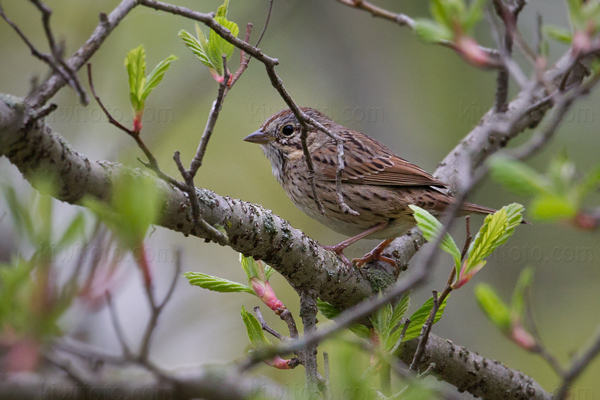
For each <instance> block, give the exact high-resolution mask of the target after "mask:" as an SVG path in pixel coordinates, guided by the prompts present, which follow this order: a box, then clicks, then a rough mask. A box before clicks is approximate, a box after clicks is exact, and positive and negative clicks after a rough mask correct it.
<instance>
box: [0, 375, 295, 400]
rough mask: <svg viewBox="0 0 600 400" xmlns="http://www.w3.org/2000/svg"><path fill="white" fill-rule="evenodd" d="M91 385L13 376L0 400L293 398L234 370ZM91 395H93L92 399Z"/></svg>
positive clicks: (110, 378)
mask: <svg viewBox="0 0 600 400" xmlns="http://www.w3.org/2000/svg"><path fill="white" fill-rule="evenodd" d="M113 372H115V373H112V374H105V375H104V377H103V378H96V379H95V380H94V382H88V383H87V386H86V390H85V391H84V390H82V388H81V386H80V385H78V384H76V383H74V382H73V381H72V380H71V379H69V378H68V377H67V376H66V375H53V374H45V375H39V376H38V375H34V374H11V375H10V376H9V377H7V379H4V378H3V379H2V380H1V381H0V400H14V399H21V400H28V399H32V400H33V399H39V398H42V397H43V398H48V399H50V398H52V399H73V400H78V399H81V400H84V399H90V398H95V399H114V398H116V397H121V398H127V399H130V400H136V399H139V400H147V399H157V400H158V399H179V400H186V399H197V398H202V399H209V400H210V399H213V400H222V399H225V398H226V399H232V400H245V399H251V398H253V399H254V398H257V397H256V396H258V398H261V399H280V398H282V397H283V398H287V397H288V396H291V395H289V394H287V389H285V388H284V387H281V386H279V385H278V384H276V383H274V382H271V381H269V380H268V379H267V378H257V377H253V376H245V375H242V374H239V373H238V372H236V371H235V369H233V368H225V367H224V368H215V367H211V368H208V367H206V368H199V369H195V370H190V371H182V372H176V373H172V374H170V375H166V376H167V379H162V380H160V379H158V378H156V376H154V375H153V374H151V373H148V372H144V373H139V372H137V373H135V374H133V373H131V374H128V375H127V376H126V377H125V378H122V379H119V378H115V377H118V376H123V375H122V371H121V370H119V373H118V374H117V373H116V371H113ZM90 393H91V394H92V395H93V396H92V397H90Z"/></svg>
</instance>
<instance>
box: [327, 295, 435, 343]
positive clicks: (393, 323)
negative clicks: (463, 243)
mask: <svg viewBox="0 0 600 400" xmlns="http://www.w3.org/2000/svg"><path fill="white" fill-rule="evenodd" d="M409 302H410V296H409V295H408V294H405V295H404V296H402V298H401V299H400V301H399V302H398V303H397V304H396V305H395V306H392V305H391V304H386V305H385V306H383V307H382V308H381V309H379V310H378V311H377V313H375V315H374V316H373V317H371V323H372V324H373V327H374V328H375V331H376V332H377V335H378V337H379V341H380V344H381V346H382V350H383V351H384V352H386V353H393V352H394V351H395V350H396V349H397V348H398V346H399V345H400V343H401V342H400V336H401V334H402V331H403V329H404V324H405V323H406V319H404V316H405V315H406V312H407V311H408V306H409ZM317 307H318V309H319V311H320V312H321V314H323V315H324V316H325V317H326V318H328V319H334V318H335V317H337V316H338V315H339V314H340V310H338V309H337V308H336V307H334V306H333V305H331V304H329V303H327V302H326V301H323V300H321V299H319V300H318V301H317ZM432 308H433V298H431V297H430V298H429V299H428V300H427V301H426V302H425V303H423V305H422V306H421V307H420V308H419V309H418V310H417V311H415V312H414V313H413V314H412V315H411V316H410V317H409V319H410V323H409V325H408V328H407V329H406V332H405V336H404V338H403V339H402V342H405V341H407V340H411V339H415V338H417V337H419V335H420V334H421V328H423V325H424V324H425V322H426V321H427V318H428V317H429V313H430V312H431V309H432ZM445 308H446V300H444V302H443V303H442V304H440V307H439V309H438V311H437V313H436V315H435V319H434V323H437V322H438V321H439V320H440V318H442V315H443V314H444V309H445ZM350 330H351V331H352V332H353V333H354V334H356V335H357V336H359V337H361V338H363V339H367V338H369V335H370V333H369V328H367V327H366V326H365V325H360V324H357V325H355V326H353V327H351V328H350Z"/></svg>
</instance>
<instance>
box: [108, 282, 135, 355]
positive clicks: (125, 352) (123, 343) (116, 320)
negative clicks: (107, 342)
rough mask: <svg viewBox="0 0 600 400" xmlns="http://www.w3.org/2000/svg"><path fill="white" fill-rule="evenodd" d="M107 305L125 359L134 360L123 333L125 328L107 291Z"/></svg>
mask: <svg viewBox="0 0 600 400" xmlns="http://www.w3.org/2000/svg"><path fill="white" fill-rule="evenodd" d="M106 304H107V305H108V313H109V314H110V319H111V321H112V325H113V328H114V330H115V333H116V334H117V340H118V341H119V345H120V346H121V350H122V351H123V357H125V358H127V359H131V358H132V354H133V353H132V352H131V350H130V349H129V346H128V345H127V342H126V340H125V334H124V333H123V328H122V327H121V323H120V322H119V317H118V316H117V311H116V310H115V305H114V304H113V301H112V296H111V294H110V292H109V291H108V290H107V291H106Z"/></svg>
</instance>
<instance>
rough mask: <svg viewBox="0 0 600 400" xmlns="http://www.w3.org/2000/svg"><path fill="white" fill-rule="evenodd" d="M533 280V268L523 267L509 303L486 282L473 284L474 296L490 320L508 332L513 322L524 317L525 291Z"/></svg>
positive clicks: (516, 322)
mask: <svg viewBox="0 0 600 400" xmlns="http://www.w3.org/2000/svg"><path fill="white" fill-rule="evenodd" d="M532 282H533V269H531V268H525V269H524V270H523V272H521V275H520V276H519V280H518V281H517V285H516V286H515V289H514V291H513V295H512V301H511V303H510V305H508V304H506V303H504V302H503V301H502V300H501V299H500V296H498V294H497V293H496V291H495V290H494V289H493V288H492V287H491V286H490V285H488V284H486V283H479V284H477V285H476V286H475V297H476V298H477V302H478V303H479V306H480V307H481V309H482V310H483V312H484V313H485V315H486V316H487V317H488V318H489V319H490V321H491V322H492V323H493V324H494V325H495V326H496V327H497V328H498V329H500V330H501V331H502V332H504V333H505V334H510V332H511V330H512V328H513V326H514V325H515V324H520V323H521V321H522V320H523V319H524V317H525V292H526V291H527V290H528V289H529V287H530V286H531V283H532Z"/></svg>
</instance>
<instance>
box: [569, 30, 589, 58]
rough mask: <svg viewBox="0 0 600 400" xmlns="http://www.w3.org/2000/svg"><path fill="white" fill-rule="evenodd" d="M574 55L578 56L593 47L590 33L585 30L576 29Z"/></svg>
mask: <svg viewBox="0 0 600 400" xmlns="http://www.w3.org/2000/svg"><path fill="white" fill-rule="evenodd" d="M572 44H573V55H575V56H578V55H580V54H582V53H587V52H589V51H590V50H591V48H592V43H591V40H590V35H589V34H588V33H587V32H585V31H575V33H574V34H573V42H572Z"/></svg>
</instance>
